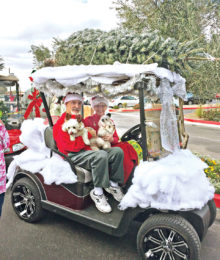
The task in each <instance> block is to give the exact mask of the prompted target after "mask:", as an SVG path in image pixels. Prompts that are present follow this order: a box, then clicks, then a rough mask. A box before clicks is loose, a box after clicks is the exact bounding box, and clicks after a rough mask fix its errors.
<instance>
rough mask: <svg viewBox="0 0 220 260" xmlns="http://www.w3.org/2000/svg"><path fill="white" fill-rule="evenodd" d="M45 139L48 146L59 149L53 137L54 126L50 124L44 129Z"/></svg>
mask: <svg viewBox="0 0 220 260" xmlns="http://www.w3.org/2000/svg"><path fill="white" fill-rule="evenodd" d="M44 140H45V144H46V146H47V147H48V148H50V149H52V150H58V149H57V145H56V142H55V140H54V138H53V127H52V126H48V127H47V128H46V129H45V131H44Z"/></svg>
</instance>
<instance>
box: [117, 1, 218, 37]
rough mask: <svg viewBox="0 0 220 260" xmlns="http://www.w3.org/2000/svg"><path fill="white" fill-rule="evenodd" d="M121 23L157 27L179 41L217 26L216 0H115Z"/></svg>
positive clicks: (135, 27) (140, 28)
mask: <svg viewBox="0 0 220 260" xmlns="http://www.w3.org/2000/svg"><path fill="white" fill-rule="evenodd" d="M114 7H115V10H116V11H117V13H118V16H119V18H120V19H121V26H122V27H123V28H126V29H130V30H135V31H137V32H142V31H143V30H148V31H149V30H158V31H159V33H160V34H161V35H162V36H163V37H173V38H176V39H178V40H180V41H183V40H192V39H196V38H198V37H199V38H200V40H204V38H205V29H206V28H207V27H209V29H210V31H213V30H216V28H219V23H220V21H219V13H220V4H219V1H215V2H213V1H210V0H164V1H155V0H129V1H127V0H115V1H114Z"/></svg>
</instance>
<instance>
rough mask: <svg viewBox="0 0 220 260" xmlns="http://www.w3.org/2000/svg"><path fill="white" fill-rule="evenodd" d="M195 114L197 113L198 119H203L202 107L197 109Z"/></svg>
mask: <svg viewBox="0 0 220 260" xmlns="http://www.w3.org/2000/svg"><path fill="white" fill-rule="evenodd" d="M195 113H196V116H197V117H198V118H201V117H202V114H203V110H202V106H201V105H200V106H199V108H197V109H196V111H195Z"/></svg>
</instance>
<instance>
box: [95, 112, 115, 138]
mask: <svg viewBox="0 0 220 260" xmlns="http://www.w3.org/2000/svg"><path fill="white" fill-rule="evenodd" d="M99 127H102V128H104V129H105V130H106V131H107V132H109V133H111V134H113V133H114V131H115V125H114V122H113V121H112V120H111V118H110V117H109V116H108V115H105V116H102V117H101V118H100V120H99Z"/></svg>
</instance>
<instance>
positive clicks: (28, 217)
mask: <svg viewBox="0 0 220 260" xmlns="http://www.w3.org/2000/svg"><path fill="white" fill-rule="evenodd" d="M11 203H12V206H13V209H14V211H15V213H16V214H17V215H18V217H19V218H21V219H22V220H24V221H26V222H29V223H32V222H36V221H39V220H40V219H41V218H42V217H43V209H42V206H41V196H40V192H39V190H38V188H37V186H36V184H35V183H34V182H33V181H32V180H30V179H29V178H27V177H24V178H22V179H19V180H18V181H16V182H15V184H14V185H13V187H12V191H11Z"/></svg>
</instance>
